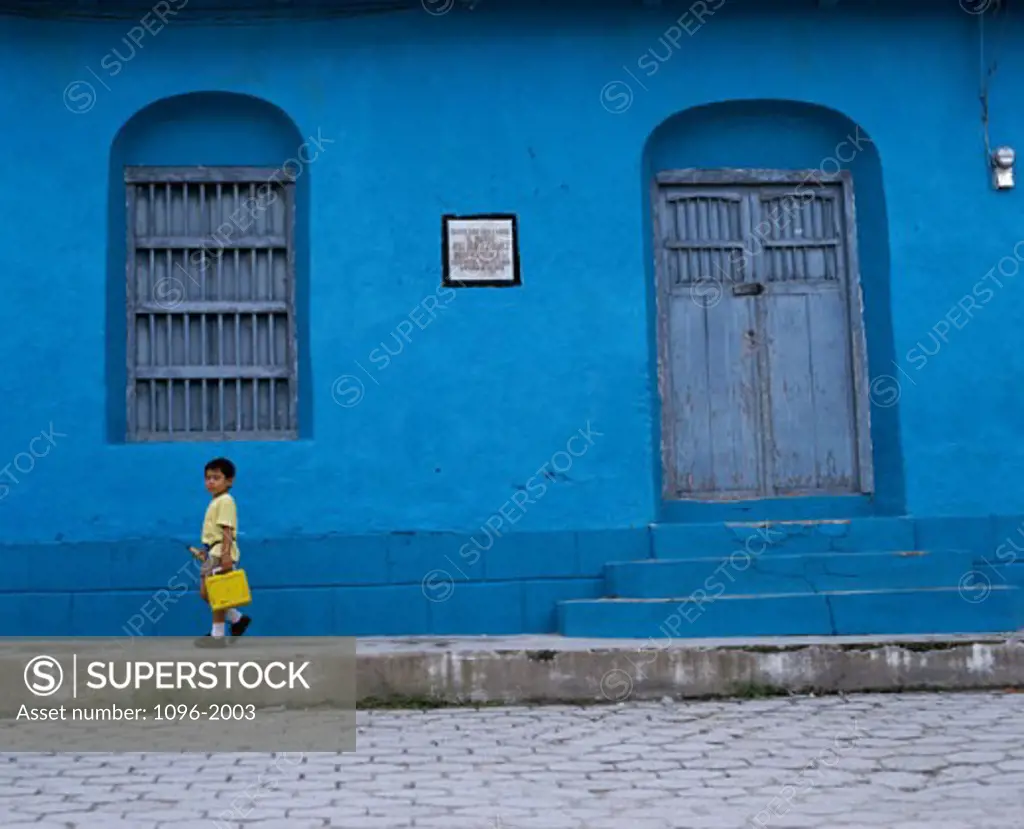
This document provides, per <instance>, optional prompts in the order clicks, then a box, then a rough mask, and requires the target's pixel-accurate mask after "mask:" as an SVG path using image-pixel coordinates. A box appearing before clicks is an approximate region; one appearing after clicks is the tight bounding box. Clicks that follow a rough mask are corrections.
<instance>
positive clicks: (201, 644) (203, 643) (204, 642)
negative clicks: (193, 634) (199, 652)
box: [195, 633, 228, 648]
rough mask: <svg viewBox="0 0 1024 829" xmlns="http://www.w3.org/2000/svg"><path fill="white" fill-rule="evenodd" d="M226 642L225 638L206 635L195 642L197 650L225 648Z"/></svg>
mask: <svg viewBox="0 0 1024 829" xmlns="http://www.w3.org/2000/svg"><path fill="white" fill-rule="evenodd" d="M227 645H228V640H227V637H226V636H211V635H210V634H209V633H207V634H206V635H205V636H200V637H199V638H198V639H196V641H195V646H196V647H197V648H226V647H227Z"/></svg>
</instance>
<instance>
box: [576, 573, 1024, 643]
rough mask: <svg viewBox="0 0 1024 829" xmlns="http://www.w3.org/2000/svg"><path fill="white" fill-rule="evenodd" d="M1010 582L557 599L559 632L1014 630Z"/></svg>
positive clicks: (1021, 601) (658, 635)
mask: <svg viewBox="0 0 1024 829" xmlns="http://www.w3.org/2000/svg"><path fill="white" fill-rule="evenodd" d="M1022 605H1024V592H1022V590H1021V589H1020V588H1018V587H1016V586H1013V585H1001V584H999V585H992V586H991V587H989V586H987V585H986V586H983V587H976V588H973V587H959V588H958V587H939V588H930V589H918V590H857V591H825V592H821V593H811V592H803V593H785V594H761V595H745V596H720V597H718V598H716V599H712V600H710V601H709V600H708V599H692V598H688V597H686V598H671V599H584V600H578V601H566V602H560V603H559V606H558V627H559V633H561V634H562V635H563V636H589V637H597V638H648V637H651V638H655V639H664V638H695V637H735V636H847V635H850V636H856V635H871V636H881V635H886V634H889V633H900V634H945V633H994V632H1008V631H1015V630H1017V629H1018V628H1019V627H1021V625H1022V623H1024V618H1022Z"/></svg>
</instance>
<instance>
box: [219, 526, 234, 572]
mask: <svg viewBox="0 0 1024 829" xmlns="http://www.w3.org/2000/svg"><path fill="white" fill-rule="evenodd" d="M221 529H222V530H223V531H224V540H223V541H222V542H221V545H220V569H221V572H222V573H227V572H228V571H229V570H231V568H232V566H233V564H234V562H233V561H232V560H231V545H232V544H233V543H234V541H235V530H234V528H233V527H229V526H227V525H222V526H221Z"/></svg>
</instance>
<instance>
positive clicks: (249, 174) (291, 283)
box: [125, 167, 298, 441]
mask: <svg viewBox="0 0 1024 829" xmlns="http://www.w3.org/2000/svg"><path fill="white" fill-rule="evenodd" d="M125 185H126V189H127V217H128V240H127V243H128V250H127V278H128V352H127V353H128V365H127V369H128V388H127V395H126V396H127V406H128V412H127V415H128V439H129V440H136V441H181V440H190V441H195V440H231V439H243V440H274V439H277V440H280V439H294V438H295V437H297V433H298V413H297V404H298V388H297V385H298V382H297V381H298V362H297V359H296V334H295V249H294V215H295V208H294V204H295V202H294V184H293V183H292V182H291V181H289V180H288V179H287V178H286V177H285V176H284V174H283V173H282V172H281V171H279V170H277V171H275V170H272V169H262V168H243V167H221V168H216V167H127V168H126V169H125Z"/></svg>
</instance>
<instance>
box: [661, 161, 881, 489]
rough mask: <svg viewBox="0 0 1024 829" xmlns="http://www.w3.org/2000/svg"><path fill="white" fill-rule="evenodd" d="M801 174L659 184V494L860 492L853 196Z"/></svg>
mask: <svg viewBox="0 0 1024 829" xmlns="http://www.w3.org/2000/svg"><path fill="white" fill-rule="evenodd" d="M800 175H801V176H802V177H801V178H796V174H786V173H766V174H762V175H760V176H757V175H753V174H751V173H744V174H742V175H740V174H739V173H732V172H731V171H682V172H678V173H662V174H660V175H659V176H658V182H657V184H656V187H655V227H656V241H657V248H658V250H657V253H658V263H657V264H658V284H659V291H658V298H659V303H658V305H659V314H658V323H659V325H658V327H659V332H658V334H659V342H660V349H659V357H660V360H659V362H660V365H659V381H660V387H661V393H662V405H663V417H662V427H663V428H662V433H663V472H664V476H663V477H664V481H665V492H664V494H665V497H667V498H690V499H706V500H722V499H743V498H760V497H783V496H812V495H826V494H837V495H839V494H851V493H860V492H869V491H870V490H871V486H872V479H871V462H870V436H869V427H868V421H867V410H868V407H867V401H866V399H864V398H865V389H864V382H863V378H864V349H863V327H862V318H861V315H862V311H861V302H860V286H859V282H858V280H857V278H856V254H855V251H854V250H853V243H852V239H853V226H852V221H853V201H852V191H850V190H849V186H850V185H849V182H848V181H846V180H845V179H843V178H839V179H836V180H826V181H818V182H816V183H815V184H814V185H813V186H807V184H806V181H805V179H806V174H800ZM790 178H792V179H794V181H793V182H788V183H787V181H786V179H790ZM773 179H774V180H775V181H776V182H778V183H765V181H766V180H768V181H771V180H773ZM780 179H781V180H782V181H779V180H780ZM802 181H803V182H804V184H803V186H800V185H799V183H800V182H802Z"/></svg>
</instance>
